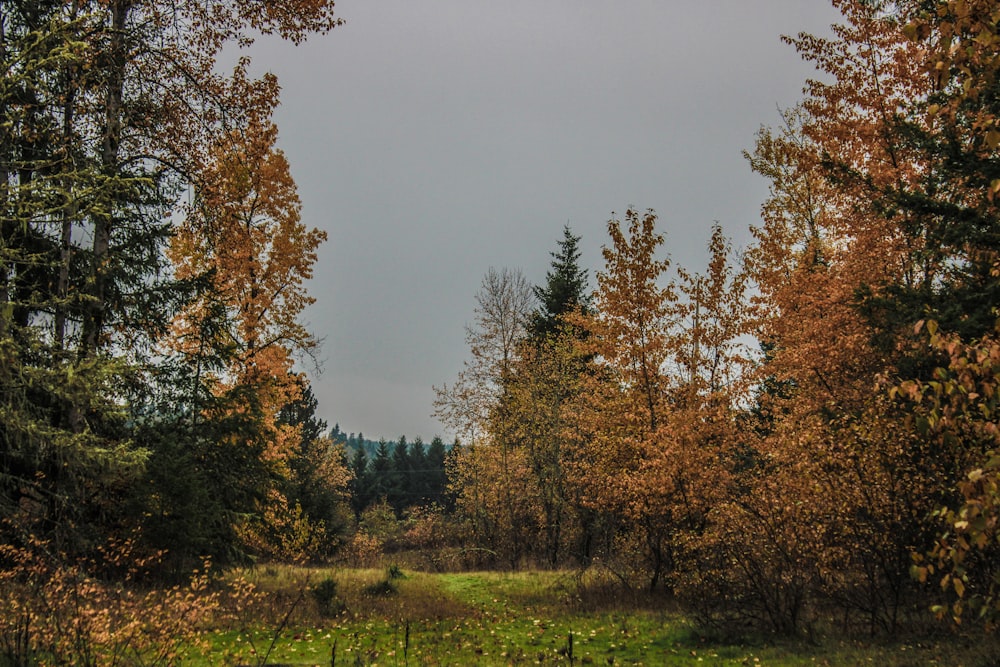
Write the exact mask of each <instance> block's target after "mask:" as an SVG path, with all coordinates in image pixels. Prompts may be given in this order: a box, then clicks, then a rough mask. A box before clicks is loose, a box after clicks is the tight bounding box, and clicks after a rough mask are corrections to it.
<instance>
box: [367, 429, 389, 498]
mask: <svg viewBox="0 0 1000 667" xmlns="http://www.w3.org/2000/svg"><path fill="white" fill-rule="evenodd" d="M369 469H370V472H371V484H370V485H369V487H368V488H369V489H370V491H369V504H372V503H376V502H379V501H380V500H385V499H386V497H387V496H388V494H389V491H390V480H391V478H392V470H393V465H392V454H391V452H390V451H389V443H388V442H387V441H386V440H385V438H382V439H380V440H379V441H378V448H377V449H376V450H375V456H374V457H373V458H372V462H371V465H370V466H369Z"/></svg>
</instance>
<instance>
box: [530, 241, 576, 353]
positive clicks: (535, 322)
mask: <svg viewBox="0 0 1000 667" xmlns="http://www.w3.org/2000/svg"><path fill="white" fill-rule="evenodd" d="M579 244H580V237H579V236H574V235H573V233H572V232H571V231H570V228H569V225H566V226H565V227H563V238H562V240H560V241H559V250H558V251H557V252H552V253H550V254H551V255H552V265H551V267H550V269H549V271H548V272H547V273H546V274H545V284H544V285H535V287H534V288H532V291H533V292H534V295H535V299H536V300H537V301H538V303H539V306H540V308H539V309H538V310H536V311H535V312H534V313H532V316H531V326H530V329H531V336H532V338H535V339H539V340H540V339H544V338H545V337H546V336H550V335H554V334H555V333H556V332H557V331H558V329H559V328H560V327H562V326H563V324H564V320H563V317H564V316H565V315H567V314H569V313H571V312H573V311H575V310H582V311H583V312H586V311H587V309H588V307H589V305H590V296H589V294H587V289H588V286H587V270H586V269H582V268H580V265H579V260H580V249H579Z"/></svg>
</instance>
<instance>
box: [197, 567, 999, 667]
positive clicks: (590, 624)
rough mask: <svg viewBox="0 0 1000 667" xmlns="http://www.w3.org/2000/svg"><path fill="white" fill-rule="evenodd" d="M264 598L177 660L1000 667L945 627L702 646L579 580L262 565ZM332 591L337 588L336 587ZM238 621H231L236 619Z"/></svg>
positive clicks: (987, 648) (686, 629)
mask: <svg viewBox="0 0 1000 667" xmlns="http://www.w3.org/2000/svg"><path fill="white" fill-rule="evenodd" d="M240 576H243V577H244V578H246V579H247V580H248V581H251V582H252V583H253V584H254V586H255V588H256V593H255V594H254V596H253V597H252V599H250V600H248V601H246V602H245V603H244V604H243V605H242V607H241V608H240V609H232V610H230V612H231V613H230V614H228V615H227V616H228V618H229V619H230V620H229V621H227V623H226V624H225V625H222V626H220V627H214V628H208V629H206V631H205V633H204V634H203V635H202V641H201V643H200V645H199V646H189V647H187V648H186V650H185V651H184V653H183V662H184V664H191V665H248V666H249V665H253V666H261V667H262V666H264V665H323V666H325V665H333V666H336V665H370V666H375V665H385V666H397V665H535V664H564V665H693V664H712V665H869V664H872V665H874V664H877V665H880V666H881V667H892V666H904V665H907V666H917V665H949V666H954V665H965V666H968V667H974V666H978V665H984V666H985V665H993V664H997V661H998V659H1000V644H998V643H997V642H996V641H994V640H992V639H987V640H984V639H983V636H982V634H981V633H980V634H978V635H973V637H974V638H968V637H965V636H964V635H962V634H961V633H958V632H954V631H951V630H949V629H948V628H946V627H945V626H933V625H929V626H928V627H929V628H934V627H936V628H937V629H935V630H933V631H928V632H921V633H919V637H917V636H916V635H913V636H909V637H904V638H901V639H897V640H893V641H889V640H886V639H873V640H871V641H844V640H842V639H838V638H837V634H836V633H835V632H833V631H831V632H830V633H829V634H824V633H823V632H822V630H821V629H820V627H821V625H822V624H821V623H818V624H817V629H816V630H815V631H814V632H813V633H812V634H811V635H810V636H808V637H802V638H799V639H795V640H789V639H778V638H773V637H766V636H759V635H758V636H754V635H749V636H742V637H740V636H738V635H737V634H727V635H725V636H723V635H720V634H713V633H706V632H705V631H704V630H702V629H699V627H698V626H697V625H696V624H695V623H693V622H692V621H691V620H690V619H688V618H685V617H684V616H683V615H682V614H681V613H680V612H679V611H678V610H677V609H676V608H675V607H673V606H672V605H671V603H670V601H669V600H666V599H664V598H663V597H662V596H650V595H648V594H646V593H644V592H637V591H632V592H629V591H623V589H622V588H621V587H620V586H618V585H616V584H615V583H614V582H612V581H610V580H604V579H602V578H601V577H599V576H596V575H587V576H584V575H580V574H579V573H574V572H547V571H545V572H543V571H526V572H518V573H497V572H467V573H449V574H430V573H423V572H410V571H405V572H404V571H401V570H399V569H398V568H390V569H389V570H375V569H311V568H299V567H289V566H263V567H260V568H257V569H256V570H252V571H247V572H243V573H241V575H240ZM331 582H332V583H331ZM233 619H236V620H233Z"/></svg>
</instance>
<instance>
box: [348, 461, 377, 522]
mask: <svg viewBox="0 0 1000 667" xmlns="http://www.w3.org/2000/svg"><path fill="white" fill-rule="evenodd" d="M351 473H352V474H353V477H352V479H351V485H350V489H351V508H352V509H353V510H354V516H355V518H359V519H360V518H361V513H362V512H364V511H365V508H366V507H368V505H369V504H370V503H371V501H372V495H371V492H372V481H373V477H372V471H371V470H370V469H369V461H368V454H367V453H366V452H365V448H364V447H359V448H358V449H355V450H354V455H353V456H352V457H351Z"/></svg>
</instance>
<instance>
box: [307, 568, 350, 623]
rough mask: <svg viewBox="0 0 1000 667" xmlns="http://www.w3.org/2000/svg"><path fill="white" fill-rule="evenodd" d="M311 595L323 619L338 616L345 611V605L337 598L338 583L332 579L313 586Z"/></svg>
mask: <svg viewBox="0 0 1000 667" xmlns="http://www.w3.org/2000/svg"><path fill="white" fill-rule="evenodd" d="M309 593H310V594H311V595H312V598H313V600H315V601H316V608H317V609H318V610H319V615H320V616H322V617H323V618H330V617H331V616H336V615H337V614H339V613H340V612H342V611H343V610H344V603H343V602H342V601H341V600H339V599H338V598H337V582H336V581H335V580H334V579H332V578H331V577H327V578H326V579H324V580H323V581H321V582H319V583H318V584H316V585H315V586H313V587H312V588H311V589H310V590H309Z"/></svg>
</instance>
